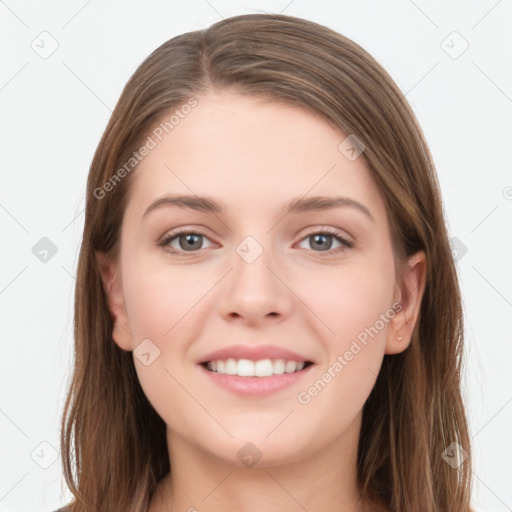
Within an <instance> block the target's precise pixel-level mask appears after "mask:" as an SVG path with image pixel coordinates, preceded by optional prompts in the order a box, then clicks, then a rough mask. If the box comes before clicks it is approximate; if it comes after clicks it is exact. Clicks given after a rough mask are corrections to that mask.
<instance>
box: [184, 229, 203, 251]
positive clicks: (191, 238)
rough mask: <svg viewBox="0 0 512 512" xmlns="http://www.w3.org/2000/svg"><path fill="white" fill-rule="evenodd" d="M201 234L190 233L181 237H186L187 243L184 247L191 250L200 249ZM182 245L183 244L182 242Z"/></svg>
mask: <svg viewBox="0 0 512 512" xmlns="http://www.w3.org/2000/svg"><path fill="white" fill-rule="evenodd" d="M200 236H201V235H196V234H193V233H192V234H189V235H184V236H182V237H181V239H183V238H184V239H185V240H186V244H185V247H183V246H182V248H184V249H186V250H189V249H191V248H192V249H198V248H200V247H201V242H199V244H197V240H199V237H200ZM194 242H196V245H197V246H196V247H194ZM180 245H182V244H181V243H180Z"/></svg>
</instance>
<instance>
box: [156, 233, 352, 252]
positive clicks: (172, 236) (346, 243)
mask: <svg viewBox="0 0 512 512" xmlns="http://www.w3.org/2000/svg"><path fill="white" fill-rule="evenodd" d="M181 235H200V236H203V237H205V238H209V237H208V236H207V235H206V234H205V233H202V232H201V231H196V230H181V231H174V232H171V233H169V234H168V235H166V236H165V237H164V238H163V239H162V240H161V241H160V242H159V243H158V245H159V246H161V247H164V248H165V250H166V251H168V252H169V253H170V254H173V255H177V256H183V257H185V258H186V257H188V254H187V252H189V253H194V252H198V251H182V250H176V249H174V248H173V249H169V247H167V245H168V244H169V242H170V241H171V240H174V239H175V238H178V237H179V236H181ZM313 235H330V236H332V237H333V238H335V239H336V240H337V241H338V242H341V243H342V244H343V245H344V246H345V247H337V248H336V249H329V250H328V251H313V252H316V253H318V254H319V255H320V256H328V255H331V254H336V253H340V252H343V251H345V250H346V249H352V248H353V247H354V243H353V242H351V241H350V240H347V239H346V238H343V237H342V236H340V234H339V232H338V231H335V230H333V229H331V228H327V227H326V228H322V230H321V231H314V232H312V233H309V234H307V235H306V236H304V237H303V238H301V240H300V241H301V242H302V241H303V240H306V239H307V238H309V237H311V236H313Z"/></svg>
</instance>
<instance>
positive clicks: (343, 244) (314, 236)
mask: <svg viewBox="0 0 512 512" xmlns="http://www.w3.org/2000/svg"><path fill="white" fill-rule="evenodd" d="M204 240H210V239H209V238H208V237H207V236H206V235H205V234H204V233H201V232H200V231H194V230H181V231H173V232H171V233H169V234H167V235H166V236H164V238H162V240H161V241H160V242H159V243H158V245H160V246H161V247H164V248H165V250H166V251H168V252H170V253H171V254H176V255H179V256H187V254H186V253H187V252H188V253H193V252H198V251H199V250H200V249H205V247H203V242H204ZM303 241H310V246H311V247H312V249H311V250H313V252H317V253H319V254H320V255H321V256H324V255H330V254H334V253H340V252H343V251H344V250H346V249H350V248H352V247H353V246H354V243H353V242H351V241H349V240H347V239H346V238H344V237H342V236H341V235H340V233H339V232H338V231H336V230H332V229H331V228H322V231H317V232H313V233H310V234H309V235H307V236H306V237H305V238H303V239H302V240H301V242H303ZM333 241H334V243H336V242H337V243H338V247H335V248H334V249H333V248H332V246H333ZM317 249H318V250H317Z"/></svg>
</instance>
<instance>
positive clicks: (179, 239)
mask: <svg viewBox="0 0 512 512" xmlns="http://www.w3.org/2000/svg"><path fill="white" fill-rule="evenodd" d="M203 240H209V238H208V237H207V236H206V235H205V234H203V233H201V232H199V231H190V230H182V231H175V232H173V233H169V234H168V235H166V236H165V237H164V238H163V239H162V240H161V241H160V242H159V245H160V246H162V247H165V249H166V250H167V251H169V252H170V253H171V254H179V255H183V253H184V252H197V251H196V250H197V249H204V247H203ZM171 242H172V243H171ZM173 244H174V245H173ZM176 245H177V247H176Z"/></svg>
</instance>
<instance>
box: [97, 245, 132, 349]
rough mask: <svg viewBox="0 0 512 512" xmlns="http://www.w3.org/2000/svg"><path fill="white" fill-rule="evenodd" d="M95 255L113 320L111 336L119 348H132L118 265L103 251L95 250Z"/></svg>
mask: <svg viewBox="0 0 512 512" xmlns="http://www.w3.org/2000/svg"><path fill="white" fill-rule="evenodd" d="M95 256H96V262H97V266H98V268H99V270H100V276H101V280H102V282H103V289H104V290H105V294H106V296H107V302H108V309H109V312H110V314H111V316H112V320H113V322H114V328H113V330H112V338H113V340H114V341H115V342H116V344H117V345H118V346H119V347H120V348H121V349H123V350H127V351H129V350H133V347H132V336H131V332H130V324H129V322H128V315H127V313H126V306H125V302H124V295H123V287H122V280H121V271H120V268H119V265H118V264H117V263H116V262H113V261H111V260H110V259H109V258H108V257H107V256H106V255H105V253H103V252H100V251H96V252H95Z"/></svg>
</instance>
